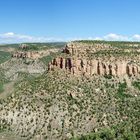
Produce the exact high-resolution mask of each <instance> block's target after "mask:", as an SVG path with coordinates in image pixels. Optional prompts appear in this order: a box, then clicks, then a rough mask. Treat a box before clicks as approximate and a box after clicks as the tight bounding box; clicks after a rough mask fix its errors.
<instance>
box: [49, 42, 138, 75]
mask: <svg viewBox="0 0 140 140" xmlns="http://www.w3.org/2000/svg"><path fill="white" fill-rule="evenodd" d="M107 50H108V51H112V52H113V51H114V54H115V51H118V50H119V49H116V48H112V47H111V46H110V45H104V44H95V45H93V46H90V45H88V44H83V46H82V44H78V43H69V44H68V45H66V47H65V48H64V49H63V53H66V54H67V55H66V56H65V57H57V58H55V59H53V60H52V61H51V62H50V63H49V65H48V70H49V71H50V70H51V71H52V70H55V69H57V68H60V69H64V70H66V71H68V72H70V73H71V74H74V75H86V76H91V75H112V76H118V77H120V76H124V75H127V76H129V77H130V76H138V75H139V74H140V65H139V59H140V57H139V56H137V57H134V58H132V57H130V56H129V52H128V55H127V56H123V55H122V54H121V55H120V56H119V57H114V56H113V55H109V54H108V53H107V56H104V57H103V56H102V55H100V56H99V57H96V56H94V53H96V52H98V51H107ZM125 51H126V50H124V52H125ZM89 53H93V56H94V57H92V58H90V57H88V54H89Z"/></svg>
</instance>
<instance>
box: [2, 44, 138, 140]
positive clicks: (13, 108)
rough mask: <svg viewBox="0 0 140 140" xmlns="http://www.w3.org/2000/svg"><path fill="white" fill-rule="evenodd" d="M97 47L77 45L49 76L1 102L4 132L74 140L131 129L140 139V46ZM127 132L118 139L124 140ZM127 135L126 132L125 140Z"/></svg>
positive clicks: (29, 81) (35, 139)
mask: <svg viewBox="0 0 140 140" xmlns="http://www.w3.org/2000/svg"><path fill="white" fill-rule="evenodd" d="M71 44H72V46H71ZM95 44H96V43H92V44H91V43H90V44H89V43H83V42H82V43H81V42H80V43H79V42H76V43H75V42H72V43H70V44H68V45H67V46H66V48H64V49H63V51H62V53H61V54H58V57H57V56H56V57H55V58H54V59H52V61H50V63H49V67H48V69H49V71H45V72H43V74H41V75H40V76H38V77H27V78H24V79H22V80H21V81H20V82H18V83H16V84H15V89H14V91H13V92H12V93H11V94H10V95H9V96H8V97H7V98H6V99H0V131H1V132H7V133H10V134H11V133H13V134H14V136H15V135H17V139H18V140H19V139H24V140H68V139H70V138H72V137H77V136H81V135H86V134H88V133H90V132H93V133H94V132H96V133H98V132H100V130H102V129H104V128H108V129H111V128H112V127H116V128H117V126H118V125H119V126H120V125H124V124H128V125H129V126H131V127H130V129H129V132H130V131H131V132H132V133H133V135H134V136H135V138H136V139H139V138H140V130H139V127H140V122H139V120H140V104H139V102H140V77H139V53H138V49H139V46H136V48H135V47H134V44H133V43H132V44H130V46H131V45H132V46H131V47H130V46H128V47H125V48H119V47H116V46H115V47H114V46H112V45H111V44H110V42H107V43H105V44H104V45H103V44H102V43H99V42H98V44H100V45H95ZM106 44H107V45H106ZM128 44H129V43H128ZM77 46H80V49H77ZM85 46H86V48H88V47H90V49H88V51H87V49H85ZM94 47H95V48H96V49H95V48H94ZM71 48H74V49H76V50H78V53H72V50H73V51H74V52H77V51H75V50H74V49H71ZM83 48H84V49H83ZM13 59H16V60H18V61H19V60H20V59H17V58H13ZM13 59H12V60H13ZM23 60H24V59H21V60H20V61H23ZM38 61H39V60H38ZM6 63H7V64H6ZM6 63H5V68H6V66H7V65H9V64H8V62H6ZM3 65H4V64H3ZM31 65H32V63H31V64H30V66H31ZM33 65H34V64H33ZM10 67H12V65H10ZM16 67H18V65H16ZM39 67H41V66H40V65H39ZM32 68H33V69H34V67H33V66H32ZM19 69H22V67H19ZM9 70H10V69H9ZM11 71H12V69H11ZM128 125H126V126H128ZM122 131H123V130H122V129H121V130H119V131H118V133H117V134H115V136H116V137H117V138H116V139H123V138H122V137H121V135H120V133H123V132H122ZM127 133H128V131H127V127H126V128H125V136H124V138H125V139H129V138H128V137H127V136H126V134H127ZM0 134H1V133H0ZM107 135H108V133H107ZM19 137H21V138H19ZM97 139H99V137H98V138H97ZM97 139H96V140H97ZM102 139H104V138H103V136H102Z"/></svg>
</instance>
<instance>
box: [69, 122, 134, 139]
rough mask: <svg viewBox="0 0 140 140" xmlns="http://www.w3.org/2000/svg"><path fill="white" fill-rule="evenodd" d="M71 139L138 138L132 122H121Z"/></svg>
mask: <svg viewBox="0 0 140 140" xmlns="http://www.w3.org/2000/svg"><path fill="white" fill-rule="evenodd" d="M71 140H137V136H136V134H135V132H134V131H133V127H132V125H131V123H129V124H128V123H121V124H120V125H117V126H113V127H112V128H105V129H102V130H100V131H99V132H93V133H90V134H88V135H85V136H84V135H82V136H81V137H79V138H78V137H77V138H72V139H71Z"/></svg>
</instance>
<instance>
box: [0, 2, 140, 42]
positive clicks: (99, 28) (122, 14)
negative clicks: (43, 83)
mask: <svg viewBox="0 0 140 140" xmlns="http://www.w3.org/2000/svg"><path fill="white" fill-rule="evenodd" d="M139 6H140V0H0V43H6V42H24V41H28V42H34V41H36V42H46V41H61V40H73V39H104V40H132V41H135V40H136V41H137V40H138V41H139V40H140V15H139V14H140V8H139Z"/></svg>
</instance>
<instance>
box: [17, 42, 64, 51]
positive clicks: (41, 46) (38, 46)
mask: <svg viewBox="0 0 140 140" xmlns="http://www.w3.org/2000/svg"><path fill="white" fill-rule="evenodd" d="M26 45H27V47H26V48H24V51H39V50H47V49H54V48H63V47H64V46H65V45H66V43H65V42H55V43H26ZM18 49H19V50H20V49H21V48H18Z"/></svg>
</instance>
